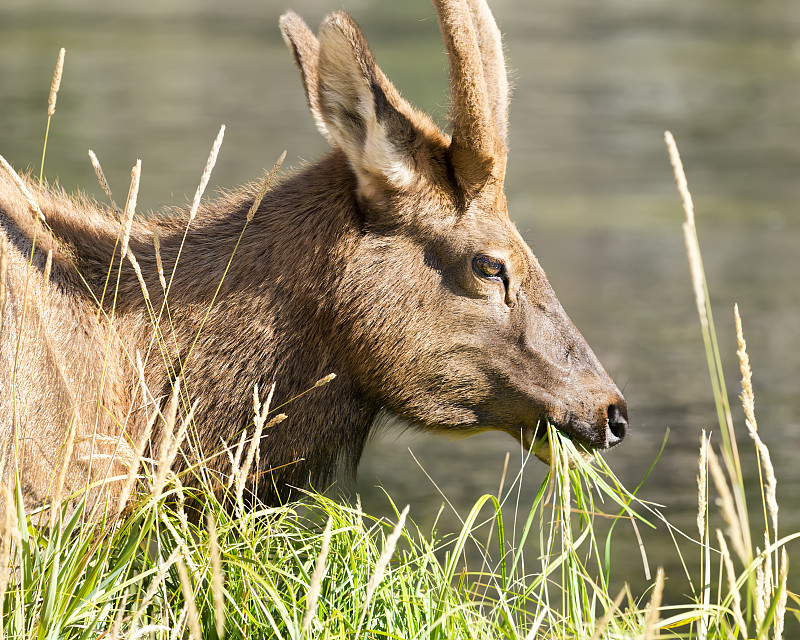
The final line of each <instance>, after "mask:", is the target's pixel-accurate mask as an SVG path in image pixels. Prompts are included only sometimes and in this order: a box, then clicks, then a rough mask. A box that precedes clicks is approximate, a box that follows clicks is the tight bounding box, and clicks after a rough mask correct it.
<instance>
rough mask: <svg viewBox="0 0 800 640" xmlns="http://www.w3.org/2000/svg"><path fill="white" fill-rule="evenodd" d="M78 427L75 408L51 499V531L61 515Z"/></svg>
mask: <svg viewBox="0 0 800 640" xmlns="http://www.w3.org/2000/svg"><path fill="white" fill-rule="evenodd" d="M77 428H78V412H77V411H76V410H75V409H74V408H73V410H72V419H71V420H70V425H69V433H68V434H67V440H66V442H65V443H64V458H63V460H62V461H61V467H60V468H59V470H58V478H57V479H56V487H55V491H54V492H53V498H52V500H51V501H50V531H53V530H54V529H55V526H56V518H58V516H60V515H61V497H62V492H63V491H64V480H65V479H66V477H67V470H68V469H69V465H70V462H71V461H72V452H73V449H74V447H75V432H76V430H77Z"/></svg>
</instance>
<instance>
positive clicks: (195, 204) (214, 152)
mask: <svg viewBox="0 0 800 640" xmlns="http://www.w3.org/2000/svg"><path fill="white" fill-rule="evenodd" d="M224 137H225V125H224V124H223V125H222V126H221V127H220V128H219V133H218V134H217V138H216V140H214V144H213V145H212V146H211V153H209V154H208V160H207V161H206V168H205V169H204V170H203V175H202V176H201V177H200V184H199V185H198V186H197V191H196V192H195V194H194V200H193V201H192V209H191V210H190V211H189V222H191V221H192V220H194V218H195V216H196V215H197V210H198V209H199V208H200V200H201V199H202V197H203V192H204V191H205V190H206V187H207V186H208V181H209V179H210V178H211V172H212V171H213V170H214V165H215V164H216V163H217V156H218V155H219V148H220V147H221V146H222V139H223V138H224Z"/></svg>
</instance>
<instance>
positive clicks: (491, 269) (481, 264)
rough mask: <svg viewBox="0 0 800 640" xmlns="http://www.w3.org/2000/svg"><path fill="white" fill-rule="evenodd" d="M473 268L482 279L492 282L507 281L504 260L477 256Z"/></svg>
mask: <svg viewBox="0 0 800 640" xmlns="http://www.w3.org/2000/svg"><path fill="white" fill-rule="evenodd" d="M472 266H473V268H474V269H475V271H476V273H477V274H478V275H479V276H481V277H482V278H488V279H490V280H505V279H506V278H505V275H506V265H505V264H503V261H502V260H498V259H497V258H492V257H490V256H483V255H481V256H475V259H474V260H473V261H472Z"/></svg>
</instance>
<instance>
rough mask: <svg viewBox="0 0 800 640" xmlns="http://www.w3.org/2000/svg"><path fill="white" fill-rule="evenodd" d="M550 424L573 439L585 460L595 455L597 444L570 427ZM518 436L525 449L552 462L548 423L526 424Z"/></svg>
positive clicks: (568, 438) (541, 458) (543, 460)
mask: <svg viewBox="0 0 800 640" xmlns="http://www.w3.org/2000/svg"><path fill="white" fill-rule="evenodd" d="M550 424H551V425H552V426H553V427H554V428H555V429H556V430H557V431H558V433H559V434H560V435H561V436H562V437H564V438H566V439H567V440H571V441H572V442H574V443H575V444H576V445H577V446H576V449H577V450H578V452H579V453H580V455H581V457H582V458H583V459H584V460H585V461H589V460H591V459H592V458H593V457H594V451H595V450H596V449H597V448H598V447H597V446H596V445H594V444H592V443H591V442H588V441H586V440H584V439H583V438H580V437H579V436H577V435H576V434H575V433H574V432H573V431H571V430H569V429H565V428H564V427H562V426H560V425H558V424H553V423H550ZM516 437H517V439H518V440H519V441H520V444H521V445H522V447H523V448H524V449H525V451H530V452H532V453H533V454H534V455H535V456H536V457H537V458H539V460H541V461H542V462H544V463H545V464H551V462H552V448H551V446H550V435H549V433H548V429H547V423H545V422H544V421H540V422H539V424H537V425H536V426H529V425H525V426H523V427H522V428H521V429H520V430H519V431H518V432H517V434H516Z"/></svg>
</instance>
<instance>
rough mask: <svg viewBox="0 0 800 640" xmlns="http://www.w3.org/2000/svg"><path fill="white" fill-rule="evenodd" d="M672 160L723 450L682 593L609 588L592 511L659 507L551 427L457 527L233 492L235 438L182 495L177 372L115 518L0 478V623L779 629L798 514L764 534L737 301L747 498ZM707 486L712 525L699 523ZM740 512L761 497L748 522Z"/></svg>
mask: <svg viewBox="0 0 800 640" xmlns="http://www.w3.org/2000/svg"><path fill="white" fill-rule="evenodd" d="M53 104H54V103H53ZM669 140H671V136H670V137H669ZM672 158H673V164H674V165H675V167H676V175H677V176H678V179H679V187H681V192H682V195H683V197H684V203H685V207H686V212H687V222H686V225H685V227H684V228H685V234H686V240H687V248H688V252H689V257H690V265H691V266H692V273H693V280H694V284H695V293H696V299H697V303H698V310H699V313H700V319H701V326H702V330H703V336H704V339H705V345H706V352H707V355H708V360H709V370H710V372H711V377H712V385H713V389H714V396H715V399H716V406H717V410H718V415H719V420H720V428H721V432H722V434H723V439H724V442H723V445H722V447H721V449H720V450H719V451H715V450H714V447H713V446H712V445H711V443H710V440H709V438H707V437H706V436H705V434H704V435H703V438H702V441H701V448H700V464H699V467H698V485H699V494H698V498H699V500H698V506H699V508H698V529H697V532H696V534H692V537H693V538H695V539H696V541H697V553H696V557H695V558H688V557H685V558H683V561H684V563H685V564H686V565H687V566H688V567H699V569H698V570H687V573H689V574H691V575H695V574H698V575H700V576H701V579H700V581H699V582H698V583H696V584H694V585H693V592H692V594H691V595H690V596H689V597H688V599H687V602H686V603H685V604H681V605H677V606H676V605H672V606H669V607H662V606H661V594H662V590H663V584H664V574H663V572H662V571H659V572H658V573H657V575H656V577H655V579H654V580H653V584H652V589H651V590H650V592H649V593H647V594H646V596H645V597H644V598H637V597H635V596H634V595H633V594H632V593H631V592H630V591H629V590H628V589H626V588H625V589H623V590H622V591H621V592H619V593H618V594H617V593H613V592H611V591H610V582H611V564H612V557H611V552H610V548H611V547H610V540H611V537H612V536H613V534H614V526H612V527H611V530H610V532H609V533H607V534H604V535H600V534H599V533H598V532H597V529H596V527H595V522H596V520H597V519H598V518H600V517H609V518H613V519H630V520H632V521H633V522H634V523H638V524H639V526H649V524H650V523H652V522H654V521H655V520H656V519H658V518H661V516H660V514H659V513H658V512H657V511H656V510H654V509H653V508H652V507H651V506H650V505H648V504H647V503H646V502H644V501H642V500H639V499H638V498H637V497H636V495H635V493H636V492H630V491H628V490H627V489H625V488H624V487H623V486H621V484H620V483H619V482H618V481H617V480H616V478H615V476H614V474H613V473H612V471H611V470H610V469H609V468H608V467H607V466H606V464H605V462H604V461H603V459H602V458H601V457H600V456H599V455H595V456H594V458H592V459H590V460H587V459H586V458H585V454H583V453H582V452H579V451H577V450H576V449H575V446H574V444H573V443H572V442H571V441H570V440H569V439H566V438H564V437H562V436H561V435H560V434H559V433H558V432H556V431H555V430H552V429H551V430H550V433H549V442H548V443H547V444H546V445H545V446H550V447H551V448H552V460H553V464H552V466H551V468H550V471H549V472H548V474H547V476H546V478H545V479H544V481H543V482H542V484H541V487H540V489H539V491H538V493H537V495H536V499H535V501H534V502H533V504H532V505H530V507H527V508H524V509H523V508H521V507H519V506H518V507H517V508H516V510H515V514H514V517H515V523H513V524H512V523H508V522H506V516H504V514H503V511H502V509H501V507H502V506H503V505H504V504H505V503H509V504H510V503H512V502H513V498H514V487H515V486H516V484H517V483H519V482H521V476H519V477H517V478H515V479H514V480H513V481H512V482H511V483H509V484H510V486H509V488H508V489H507V490H506V493H504V494H503V495H501V496H500V497H499V498H498V497H494V496H489V495H487V496H483V497H482V498H480V499H479V500H478V501H477V502H476V503H475V506H474V507H473V509H472V510H471V512H470V513H469V515H468V517H467V518H466V519H465V522H464V525H463V528H462V529H461V531H460V532H458V533H457V534H454V535H441V534H440V533H438V532H436V531H433V532H431V533H427V532H421V531H419V530H418V529H416V528H415V526H414V525H413V523H412V522H411V521H410V520H407V519H406V514H407V510H403V511H402V512H400V510H396V513H397V518H396V524H393V523H390V522H386V521H384V520H379V519H376V518H374V517H371V516H370V515H368V514H365V513H363V512H362V510H361V508H360V506H359V505H358V504H356V505H355V506H352V505H345V504H340V503H338V502H335V501H332V500H330V499H328V498H326V497H325V496H323V495H320V494H317V493H309V494H308V495H307V497H306V498H305V499H304V500H303V501H302V502H300V503H295V504H289V505H285V506H282V507H279V508H263V507H259V506H258V505H256V506H254V507H253V506H251V507H248V508H246V507H245V503H246V502H247V500H248V498H247V493H246V481H247V480H248V479H249V478H250V477H251V476H250V465H251V463H252V460H253V456H252V455H250V454H251V453H252V452H253V450H254V449H255V448H256V445H253V444H251V445H250V446H249V447H248V449H249V451H248V454H247V455H245V456H244V457H243V459H241V458H239V457H238V456H237V461H236V462H235V464H234V474H233V476H232V482H231V485H230V487H228V488H227V489H222V490H218V491H217V492H212V491H211V490H203V489H201V490H199V492H198V493H195V494H192V495H187V493H188V491H187V490H186V489H184V488H183V486H182V485H181V482H180V479H179V478H178V477H176V476H175V475H174V474H171V473H170V472H169V471H168V470H169V468H170V466H171V464H172V461H173V459H174V456H175V455H176V453H177V450H178V446H179V444H180V441H181V439H182V438H183V437H184V436H185V433H186V430H187V425H188V422H189V420H190V418H187V419H186V420H185V421H184V422H183V423H182V424H177V422H178V421H177V405H178V395H179V394H178V388H177V386H178V385H176V389H175V393H174V395H173V399H172V401H171V402H170V403H169V404H168V408H167V410H166V411H165V416H164V417H163V420H164V424H163V426H162V428H163V429H166V430H167V432H168V433H169V434H173V436H172V437H171V438H169V440H170V442H171V443H172V445H173V446H166V447H164V449H165V452H164V454H163V457H162V458H161V459H160V460H158V461H150V460H145V459H143V458H142V457H141V449H140V450H139V459H138V460H137V459H134V460H133V462H132V464H131V473H130V476H129V483H126V486H129V487H130V490H131V495H132V499H131V505H132V506H131V507H130V509H129V510H128V511H127V512H126V513H125V514H124V515H123V516H122V517H116V516H114V517H111V516H109V517H108V518H106V519H102V518H101V519H99V520H98V519H97V518H87V517H85V515H86V514H84V511H83V509H82V508H81V505H80V504H79V505H78V506H77V508H74V504H72V505H70V503H68V502H64V503H63V505H62V506H60V507H59V506H56V507H55V508H53V509H52V510H48V508H47V507H45V508H44V509H42V510H41V511H38V512H35V513H26V512H25V510H24V508H23V505H22V495H21V489H20V487H19V483H17V484H16V486H6V485H1V486H0V492H2V498H3V504H4V507H5V508H4V510H3V512H2V515H1V516H0V607H2V610H0V633H1V634H2V637H8V638H20V639H23V638H25V639H33V638H37V639H42V640H43V639H45V638H47V639H49V638H81V639H82V638H122V637H124V638H130V639H133V638H139V637H145V638H164V639H166V638H184V637H190V638H222V637H227V638H262V637H263V638H276V637H278V638H293V639H294V638H304V637H306V638H404V639H407V638H443V639H445V638H446V639H454V638H515V639H516V638H540V637H544V638H578V639H589V638H591V639H592V640H595V639H599V638H608V639H612V638H656V637H682V638H703V639H705V638H711V639H723V638H725V639H728V638H733V639H749V638H775V639H777V638H780V637H782V633H783V628H784V624H785V622H786V621H787V619H791V618H796V619H800V616H798V612H797V609H796V608H793V606H795V605H793V604H792V603H793V602H795V603H796V596H794V595H793V594H789V592H788V589H787V584H788V561H787V559H786V552H785V547H786V545H787V544H788V543H789V542H791V541H793V540H795V539H796V538H798V537H800V532H797V533H794V534H791V535H788V536H784V537H779V534H778V520H777V518H778V505H777V502H776V498H775V495H776V494H775V490H776V479H775V476H774V472H773V469H772V465H771V463H770V458H769V451H768V450H767V448H766V446H765V445H764V444H763V442H762V441H761V439H760V437H759V435H758V429H757V422H756V419H755V413H754V397H753V393H752V386H751V384H750V366H749V361H748V358H747V352H746V345H745V342H744V337H743V334H742V331H741V323H740V322H738V312H737V325H738V328H739V352H738V353H739V358H740V362H741V368H742V376H743V381H742V386H743V390H744V391H743V394H742V400H743V406H744V410H745V415H746V416H747V421H746V422H747V423H746V428H747V429H748V433H749V435H750V437H751V438H752V440H753V442H754V446H755V455H756V456H757V459H758V463H759V468H760V469H761V471H762V473H763V476H762V478H763V479H762V505H761V508H760V509H757V510H754V509H750V510H748V508H747V505H746V501H745V492H744V481H743V479H742V473H741V462H740V459H741V454H740V452H739V450H738V447H737V444H736V438H735V436H734V433H733V421H732V418H731V413H730V407H729V406H728V402H727V393H726V391H725V388H724V377H723V375H722V370H721V364H720V357H719V353H720V349H719V345H718V344H717V341H716V337H715V333H714V324H713V318H712V315H711V308H710V304H709V299H708V291H707V286H706V283H705V279H704V275H703V271H702V263H701V260H700V253H699V248H698V244H697V234H696V231H695V228H694V216H693V211H692V209H691V200H690V198H689V196H688V190H686V189H685V188H684V187H683V185H684V184H685V180H683V178H682V170H680V169H679V167H680V163H679V158H678V156H677V152H676V151H675V152H674V153H673V155H672ZM200 193H201V192H198V197H199V195H200ZM324 381H325V380H323V381H321V382H324ZM285 410H286V411H291V405H288V406H287V407H286V409H285ZM268 416H269V400H267V402H266V403H265V406H264V407H261V404H260V402H259V400H258V395H257V394H256V402H255V410H254V420H253V424H252V425H251V426H252V427H253V431H252V434H253V435H252V436H251V438H250V442H251V443H257V442H258V441H259V439H260V438H259V435H260V432H261V430H262V429H264V428H268V426H269V423H267V422H266V420H267V417H268ZM243 442H244V440H243ZM67 448H68V449H69V443H68V447H67ZM240 453H241V450H240ZM68 457H69V455H68V454H67V455H66V456H65V458H66V459H68ZM1 475H2V474H0V477H1ZM709 476H710V477H711V482H709V481H708V478H709ZM712 485H713V493H715V494H716V495H717V496H719V498H720V501H719V502H720V504H721V512H722V516H723V518H724V520H725V523H726V529H725V531H724V532H723V531H721V530H714V531H713V532H712V531H711V526H710V525H709V506H708V505H709V503H710V502H711V500H709V497H710V495H711V494H712ZM126 492H127V489H126ZM54 503H55V504H56V505H58V504H60V500H55V501H54ZM187 504H188V505H196V504H202V505H203V508H204V511H203V517H201V518H198V517H192V516H196V512H195V511H194V510H193V509H192V507H191V506H189V507H187V506H186V505H187ZM755 513H759V514H761V513H763V534H762V533H761V529H762V524H761V522H757V521H756V520H760V516H758V518H753V514H755ZM487 524H489V525H490V526H489V529H490V533H489V534H488V535H487V532H486V525H487ZM512 526H517V527H518V530H517V535H516V536H515V538H514V543H513V544H511V543H510V542H509V540H508V536H507V535H506V534H507V532H508V531H509V530H510V529H511V528H512ZM757 530H758V531H759V533H758V534H757V533H756V531H757ZM688 533H689V532H687V535H688ZM531 541H533V542H535V543H536V546H537V547H538V549H539V550H540V553H539V555H538V556H537V557H535V558H530V557H526V556H525V555H524V553H523V549H524V548H526V547H527V545H528V543H529V542H531ZM759 545H760V546H759ZM467 551H469V553H470V556H472V555H474V554H475V552H477V553H478V555H479V556H480V557H482V558H483V562H482V564H481V566H478V567H475V566H469V565H468V563H467V561H466V560H465V558H466V557H467V554H466V552H467ZM790 596H791V599H790Z"/></svg>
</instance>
